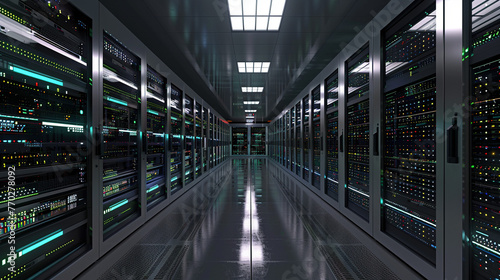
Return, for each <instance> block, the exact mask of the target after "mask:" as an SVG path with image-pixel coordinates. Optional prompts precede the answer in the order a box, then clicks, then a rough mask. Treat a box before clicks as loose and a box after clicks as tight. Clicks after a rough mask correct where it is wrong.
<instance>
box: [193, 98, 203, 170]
mask: <svg viewBox="0 0 500 280" xmlns="http://www.w3.org/2000/svg"><path fill="white" fill-rule="evenodd" d="M194 114H195V117H196V121H195V146H194V159H195V166H196V167H195V176H196V178H198V177H199V176H200V175H201V174H202V172H203V168H202V166H201V165H202V161H201V157H202V144H201V143H202V121H201V120H202V118H203V111H202V109H201V104H200V103H199V102H196V105H195V111H194Z"/></svg>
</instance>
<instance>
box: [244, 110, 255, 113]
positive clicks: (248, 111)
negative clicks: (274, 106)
mask: <svg viewBox="0 0 500 280" xmlns="http://www.w3.org/2000/svg"><path fill="white" fill-rule="evenodd" d="M255 112H257V110H245V113H255Z"/></svg>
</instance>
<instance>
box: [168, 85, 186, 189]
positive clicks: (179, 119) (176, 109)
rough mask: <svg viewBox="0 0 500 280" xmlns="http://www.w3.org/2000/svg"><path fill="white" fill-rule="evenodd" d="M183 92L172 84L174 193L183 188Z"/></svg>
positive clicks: (171, 164) (171, 167) (172, 174)
mask: <svg viewBox="0 0 500 280" xmlns="http://www.w3.org/2000/svg"><path fill="white" fill-rule="evenodd" d="M183 103H184V102H183V92H182V91H181V90H180V89H179V88H178V87H176V86H175V85H173V84H172V85H171V89H170V129H169V132H170V136H169V139H170V145H169V146H170V193H171V194H172V195H173V194H175V193H176V192H178V191H179V190H181V189H182V188H183V183H184V172H183V164H182V163H183V139H182V138H183V137H184V134H183V125H184V114H183V111H184V110H183Z"/></svg>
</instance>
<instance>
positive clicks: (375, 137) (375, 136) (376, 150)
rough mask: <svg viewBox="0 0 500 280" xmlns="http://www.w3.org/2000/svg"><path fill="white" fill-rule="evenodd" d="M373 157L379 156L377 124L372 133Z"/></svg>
mask: <svg viewBox="0 0 500 280" xmlns="http://www.w3.org/2000/svg"><path fill="white" fill-rule="evenodd" d="M373 155H374V156H378V155H380V152H379V127H378V124H377V131H375V133H373Z"/></svg>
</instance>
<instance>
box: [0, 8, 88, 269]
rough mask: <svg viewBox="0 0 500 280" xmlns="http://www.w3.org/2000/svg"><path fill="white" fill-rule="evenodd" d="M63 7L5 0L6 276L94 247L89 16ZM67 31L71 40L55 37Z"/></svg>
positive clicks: (1, 237)
mask: <svg viewBox="0 0 500 280" xmlns="http://www.w3.org/2000/svg"><path fill="white" fill-rule="evenodd" d="M58 7H59V9H57V10H54V9H42V8H40V6H39V4H38V3H37V2H36V1H22V2H21V1H19V3H18V2H17V1H16V2H15V3H14V2H12V1H2V2H1V3H0V9H1V13H2V15H1V19H0V21H1V25H2V30H3V31H2V32H1V33H0V41H1V44H2V48H1V49H0V56H1V58H2V64H1V65H0V71H1V72H2V75H1V77H0V80H1V83H0V84H1V86H0V89H1V91H0V97H1V100H2V102H1V109H0V135H1V139H2V141H1V143H0V146H1V152H0V153H1V157H2V171H1V172H0V174H1V178H2V179H1V185H0V193H1V194H2V199H0V213H1V216H0V219H1V223H0V225H1V227H0V252H1V253H2V254H3V256H4V257H2V259H3V260H4V263H3V264H2V266H1V267H0V278H1V279H27V278H29V277H40V278H49V277H50V276H52V275H53V274H55V273H56V272H57V271H59V270H61V269H62V268H64V267H65V266H66V265H68V264H69V263H70V262H72V261H73V260H75V259H76V258H78V257H79V256H81V255H83V254H84V253H85V252H88V251H89V250H90V249H91V248H92V246H93V245H95V244H91V236H90V235H89V234H88V232H90V229H91V223H92V220H91V217H92V216H91V213H90V212H89V210H88V209H91V208H92V207H93V205H91V203H92V199H91V197H92V196H91V189H90V187H89V183H88V181H89V179H90V178H89V176H88V174H89V173H90V168H88V167H90V162H89V159H90V155H91V149H90V148H89V147H90V144H91V139H89V138H90V137H89V136H90V135H91V134H92V133H91V131H92V128H91V124H92V118H91V115H92V114H90V110H89V104H90V102H91V101H92V99H91V97H92V87H91V83H89V81H90V80H92V74H91V69H92V63H91V62H92V37H91V31H90V30H91V28H92V20H91V19H90V18H89V17H87V16H86V15H84V14H83V13H81V12H80V11H79V10H77V9H76V8H75V7H74V6H73V5H71V4H68V3H63V4H61V5H60V6H59V5H58ZM35 14H36V17H35V16H34V15H35ZM59 15H62V16H61V18H59ZM68 15H71V17H70V19H67V17H68ZM66 19H67V20H66ZM41 23H43V24H41ZM61 32H64V33H65V34H67V36H56V37H54V36H53V35H54V34H58V33H61ZM28 34H29V35H28ZM32 34H36V36H33V35H32ZM31 36H33V37H31ZM24 40H29V41H30V43H29V44H25V43H24ZM46 41H49V42H51V43H50V44H49V45H50V46H49V45H47V44H46V43H45V42H46ZM62 46H64V47H62ZM11 212H13V213H14V214H12V213H11ZM14 233H15V235H14V236H15V244H13V243H12V239H10V238H9V236H10V235H11V234H14ZM11 246H15V248H16V250H15V251H16V252H15V253H14V254H15V256H12V257H13V258H14V259H15V266H16V267H15V271H10V270H9V268H10V267H11V265H10V264H9V260H8V259H7V254H8V253H9V252H10V251H11ZM28 252H29V254H28ZM35 275H37V276H35Z"/></svg>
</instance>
